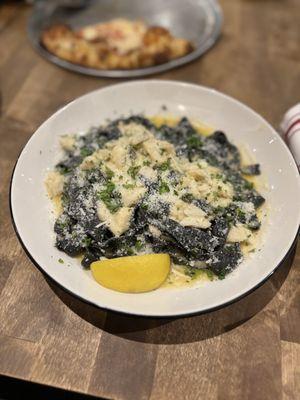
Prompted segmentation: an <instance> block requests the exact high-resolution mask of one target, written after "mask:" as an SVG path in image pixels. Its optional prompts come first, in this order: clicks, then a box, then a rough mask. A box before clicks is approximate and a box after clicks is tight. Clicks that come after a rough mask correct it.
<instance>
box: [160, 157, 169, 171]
mask: <svg viewBox="0 0 300 400" xmlns="http://www.w3.org/2000/svg"><path fill="white" fill-rule="evenodd" d="M170 168H171V158H168V160H167V161H165V162H163V163H162V164H160V165H159V166H158V169H159V171H167V170H168V169H170Z"/></svg>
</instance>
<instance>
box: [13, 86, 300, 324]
mask: <svg viewBox="0 0 300 400" xmlns="http://www.w3.org/2000/svg"><path fill="white" fill-rule="evenodd" d="M149 83H150V84H151V83H155V84H169V85H174V86H178V85H179V86H182V87H190V88H197V89H198V88H200V89H202V90H205V91H207V92H210V93H216V94H218V95H220V96H221V97H224V98H226V99H227V100H230V101H233V102H235V103H238V105H239V106H241V107H243V108H245V109H246V110H247V111H250V112H251V113H254V114H255V116H256V117H258V118H259V119H261V120H262V121H264V123H265V124H266V125H267V126H268V128H269V129H271V131H272V132H273V133H274V134H276V136H277V137H279V138H280V140H281V142H282V144H283V145H284V146H283V147H284V148H285V150H284V151H285V152H286V154H287V155H288V157H289V159H290V161H292V163H291V164H290V168H293V169H294V172H295V173H296V174H298V177H299V171H298V167H297V164H296V161H295V159H294V158H293V156H292V154H291V152H290V151H289V149H288V147H287V145H286V143H285V142H284V140H283V138H282V137H281V136H280V135H279V134H278V133H277V132H276V130H275V129H274V128H273V127H272V126H271V124H270V123H269V122H268V121H267V120H266V119H265V118H264V117H262V116H261V115H260V114H258V113H257V112H256V111H255V110H253V109H252V108H250V107H249V106H247V105H246V104H244V103H242V102H241V101H239V100H237V99H235V98H234V97H232V96H229V95H227V94H225V93H222V92H220V91H218V90H216V89H214V88H211V87H208V86H203V85H198V84H195V83H189V82H185V81H173V80H160V79H149V80H146V79H145V80H144V79H141V80H133V81H126V82H121V83H115V84H113V85H108V86H105V87H103V88H97V89H95V90H92V91H89V92H87V93H85V94H83V95H81V96H79V97H77V98H75V99H73V100H72V101H70V102H68V103H67V104H66V105H64V106H62V107H60V108H59V109H58V110H57V111H55V112H54V113H53V114H51V115H50V116H49V117H48V118H47V119H45V120H44V121H43V122H42V123H41V124H40V125H39V126H38V127H37V128H36V129H35V131H34V133H33V134H32V135H31V136H30V138H29V139H28V140H27V141H26V143H25V144H24V146H23V147H22V149H21V151H20V152H19V154H18V157H17V160H16V162H15V165H14V168H13V171H12V173H11V178H10V185H9V209H10V216H11V220H12V225H13V228H14V231H15V233H16V236H17V238H18V240H19V242H20V244H21V246H22V248H23V250H24V251H25V253H26V255H27V257H28V258H29V259H30V260H31V261H32V263H33V264H34V265H35V266H36V267H37V268H38V270H39V271H40V272H42V274H43V275H44V276H46V277H47V278H50V280H51V281H52V282H54V283H55V284H57V285H58V286H59V287H60V288H62V289H63V290H65V291H66V292H67V293H69V294H71V295H73V296H75V297H76V298H78V299H80V300H81V301H83V302H85V303H87V304H90V305H92V306H94V307H97V308H99V309H101V310H105V311H110V312H114V313H117V314H121V315H133V316H136V317H142V318H159V319H160V318H178V317H180V318H182V317H189V316H193V315H201V314H206V313H209V312H213V311H217V310H220V309H222V308H223V307H226V306H228V305H231V304H233V303H235V302H237V301H239V300H241V299H243V298H244V297H246V296H248V295H249V294H251V293H252V292H254V291H255V290H256V289H258V288H259V287H260V286H262V285H263V284H264V283H265V282H266V281H267V280H268V279H269V278H270V277H271V276H272V275H273V274H274V272H275V271H276V270H277V269H278V268H279V267H280V266H281V265H282V264H283V263H284V261H285V260H286V259H287V258H288V257H289V255H290V254H291V253H292V251H293V249H294V248H295V246H296V243H297V239H298V235H299V232H300V226H299V225H298V228H297V230H296V234H295V237H294V238H293V239H292V240H291V242H290V244H289V246H288V247H287V250H286V252H285V253H284V256H283V257H282V259H281V260H280V261H279V262H278V263H277V264H276V265H275V267H273V268H272V270H271V271H270V272H269V273H268V275H267V276H265V277H263V278H262V279H261V280H260V281H259V282H258V283H257V284H256V285H254V286H253V287H252V288H250V289H249V290H246V291H245V292H243V293H241V294H240V295H238V296H236V297H234V298H233V299H230V300H227V301H224V302H222V303H220V304H218V305H216V306H212V307H207V308H205V309H202V310H199V311H190V312H189V311H187V312H184V313H176V314H175V313H174V314H164V315H162V314H155V313H147V314H143V313H141V312H134V311H133V312H128V311H123V310H120V309H117V308H111V307H109V306H100V305H99V304H97V303H96V302H94V301H92V300H88V299H86V298H84V297H82V296H81V295H80V294H78V293H76V292H74V291H72V290H71V289H69V288H67V287H65V286H64V285H63V284H62V283H60V282H59V281H58V280H56V279H54V278H53V277H52V276H51V275H50V273H48V272H47V271H46V270H45V269H44V268H43V266H41V265H40V264H39V263H38V262H37V261H36V260H35V258H34V255H33V254H31V252H30V251H29V250H28V248H27V247H26V245H25V243H24V241H23V239H22V237H21V235H20V233H19V231H18V228H17V225H16V223H15V218H14V211H13V208H14V206H13V201H12V191H13V183H14V176H15V171H16V168H17V166H18V163H19V160H20V157H21V155H22V154H23V152H24V151H25V150H26V147H27V146H28V145H29V143H30V142H31V140H32V139H33V137H34V136H35V135H36V134H37V131H38V130H39V128H40V127H41V126H42V125H44V124H45V123H46V122H47V121H48V120H50V119H52V118H54V117H57V116H58V115H59V114H60V113H61V112H63V111H64V109H65V108H67V107H69V106H71V105H72V104H73V103H75V102H77V101H79V100H83V99H84V98H86V97H88V96H90V95H91V94H93V93H96V92H100V91H101V92H103V91H106V90H108V91H109V90H110V89H111V87H116V86H118V87H119V86H134V85H136V84H138V85H143V84H149ZM298 183H299V184H298V188H299V190H300V180H298ZM299 215H300V214H299Z"/></svg>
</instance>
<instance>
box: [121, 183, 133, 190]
mask: <svg viewBox="0 0 300 400" xmlns="http://www.w3.org/2000/svg"><path fill="white" fill-rule="evenodd" d="M123 187H124V188H125V189H133V188H135V185H133V184H132V183H124V185H123Z"/></svg>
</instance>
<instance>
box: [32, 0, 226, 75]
mask: <svg viewBox="0 0 300 400" xmlns="http://www.w3.org/2000/svg"><path fill="white" fill-rule="evenodd" d="M58 4H59V5H58ZM62 4H64V5H62ZM117 17H124V18H128V19H142V20H144V21H146V22H147V23H148V24H149V25H161V26H163V27H166V28H167V29H169V30H170V31H171V33H172V34H174V35H176V36H180V37H183V38H185V39H188V40H190V41H192V42H193V43H194V45H195V50H194V51H193V52H192V53H190V54H188V55H186V56H184V57H181V58H178V59H176V60H172V61H169V62H167V63H164V64H161V65H156V66H152V67H147V68H139V69H132V70H100V69H94V68H88V67H84V66H80V65H77V64H73V63H71V62H69V61H65V60H62V59H60V58H58V57H56V56H54V55H53V54H51V53H50V52H48V51H47V50H46V49H45V48H44V47H43V46H42V45H41V43H40V36H41V32H42V30H43V29H45V28H46V27H48V26H49V25H51V24H54V23H59V22H63V23H66V24H69V25H70V26H72V27H73V28H79V27H81V26H85V25H89V24H94V23H98V22H102V21H108V20H110V19H113V18H117ZM221 27H222V12H221V9H220V7H219V5H218V3H217V1H216V0H184V1H183V0H163V1H162V0H90V1H88V0H86V1H84V2H83V1H79V2H78V1H77V2H70V1H69V2H67V3H66V2H64V3H62V2H52V1H51V2H50V1H47V0H43V1H42V0H40V1H38V2H37V3H36V5H35V7H34V9H33V12H32V15H31V17H30V18H29V22H28V35H29V39H30V41H31V43H32V44H33V46H34V47H35V48H36V49H37V50H38V52H39V53H40V54H41V55H42V56H44V57H45V58H47V59H48V60H49V61H51V62H53V63H54V64H57V65H59V66H60V67H63V68H66V69H69V70H71V71H75V72H79V73H82V74H85V75H92V76H98V77H110V78H134V77H141V76H146V75H151V74H156V73H160V72H164V71H168V70H170V69H172V68H176V67H179V66H181V65H184V64H186V63H188V62H190V61H193V60H195V59H196V58H198V57H199V56H201V55H202V54H203V53H205V52H206V51H207V50H208V49H209V48H210V47H212V46H213V45H214V43H215V42H216V40H217V38H218V37H219V35H220V32H221Z"/></svg>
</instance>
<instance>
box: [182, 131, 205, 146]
mask: <svg viewBox="0 0 300 400" xmlns="http://www.w3.org/2000/svg"><path fill="white" fill-rule="evenodd" d="M186 144H187V147H188V149H200V148H201V147H202V146H203V143H202V140H201V137H200V136H199V135H197V134H196V135H192V136H190V137H189V138H188V139H187V141H186Z"/></svg>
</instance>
